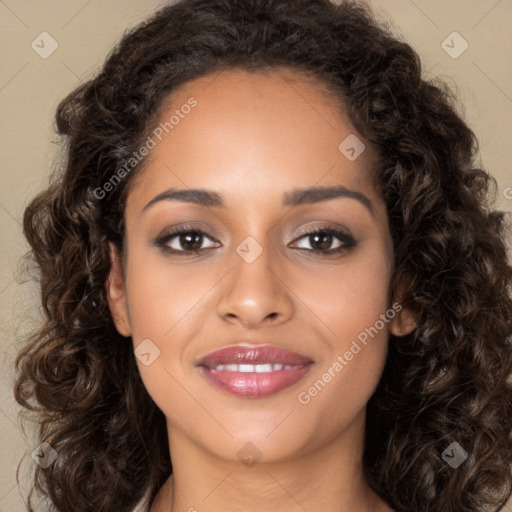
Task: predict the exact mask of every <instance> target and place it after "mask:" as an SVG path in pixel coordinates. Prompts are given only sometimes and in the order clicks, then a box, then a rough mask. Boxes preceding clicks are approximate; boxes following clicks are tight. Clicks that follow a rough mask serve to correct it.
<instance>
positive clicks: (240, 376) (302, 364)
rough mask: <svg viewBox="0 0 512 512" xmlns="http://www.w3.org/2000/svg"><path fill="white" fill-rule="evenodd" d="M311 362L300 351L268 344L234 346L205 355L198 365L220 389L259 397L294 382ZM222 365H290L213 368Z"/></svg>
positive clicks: (275, 391) (240, 395)
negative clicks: (255, 369)
mask: <svg viewBox="0 0 512 512" xmlns="http://www.w3.org/2000/svg"><path fill="white" fill-rule="evenodd" d="M312 363H313V361H312V360H311V359H309V358H307V357H305V356H303V355H301V354H297V353H296V352H290V351H289V350H284V349H282V348H278V347H273V346H270V345H257V346H256V345H253V346H246V345H235V346H229V347H224V348H222V349H220V350H216V351H215V352H212V353H210V354H208V355H207V356H206V357H204V358H203V359H201V361H200V362H199V364H198V366H199V368H200V371H201V373H202V375H204V376H205V377H206V378H207V379H208V380H209V381H210V382H211V383H212V384H214V385H215V386H217V387H218V388H220V389H222V390H223V391H226V392H227V393H230V394H232V395H235V396H239V397H246V398H260V397H265V396H270V395H273V394H275V393H277V392H278V391H281V390H282V389H285V388H287V387H289V386H291V385H293V384H295V383H296V382H297V381H298V380H300V379H301V378H302V377H303V376H304V375H305V374H306V373H307V372H308V371H309V370H310V368H311V364H312ZM226 364H252V365H256V364H272V365H275V364H282V365H289V366H293V368H290V369H280V370H273V371H269V372H263V373H257V372H238V371H228V370H223V369H217V368H216V366H218V365H226Z"/></svg>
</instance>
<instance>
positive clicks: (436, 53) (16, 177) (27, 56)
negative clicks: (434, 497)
mask: <svg viewBox="0 0 512 512" xmlns="http://www.w3.org/2000/svg"><path fill="white" fill-rule="evenodd" d="M162 3H163V2H158V1H156V0H152V1H150V0H146V1H142V0H137V1H135V0H124V1H121V0H102V1H100V0H83V1H78V0H76V1H75V0H67V1H64V0H60V1H41V0H37V1H36V0H24V1H21V0H18V1H16V0H0V34H1V35H0V38H1V44H2V52H1V55H0V58H1V65H0V69H1V72H0V101H1V108H2V116H1V121H0V131H1V132H0V140H1V141H2V147H1V152H0V158H1V161H0V165H1V181H2V183H1V187H0V228H1V240H2V243H1V249H0V250H1V260H0V328H1V338H0V340H1V341H0V343H1V345H0V346H1V350H2V359H1V363H2V366H1V380H0V431H1V436H2V441H1V446H2V448H1V452H2V453H1V459H2V464H1V466H0V467H1V468H2V469H1V471H2V473H1V475H0V511H9V512H13V511H21V510H23V507H22V502H21V499H20V493H23V494H26V490H27V486H28V484H29V479H28V478H27V474H28V473H29V470H30V469H31V464H34V462H33V461H32V459H31V458H30V453H31V452H32V450H33V449H34V448H35V445H34V442H33V441H32V439H31V437H30V432H27V433H26V434H25V435H23V434H22V432H21V430H20V427H19V422H18V420H17V412H18V409H17V407H16V406H15V404H14V400H13V397H12V382H13V371H12V368H13V358H14V354H15V353H16V350H17V346H18V345H17V343H19V340H20V339H21V337H22V336H23V334H24V333H26V332H27V331H28V330H29V329H31V327H33V325H34V323H35V322H36V321H37V318H38V309H39V304H38V300H37V290H36V287H35V286H34V284H33V283H30V282H28V283H21V282H19V279H18V278H17V277H16V274H15V272H16V266H17V265H18V261H19V258H20V256H21V255H22V254H23V252H24V251H25V250H26V245H25V243H24V240H23V238H22V236H21V227H20V219H21V216H22V212H23V209H24V207H25V205H26V204H27V202H28V199H29V198H31V197H32V196H33V195H34V194H35V193H36V192H37V191H39V190H40V189H41V188H42V187H43V186H44V185H45V183H46V180H47V177H48V175H49V173H50V172H51V169H52V165H53V163H54V161H55V157H56V150H57V145H56V144H55V143H54V142H55V141H56V136H55V134H54V133H53V115H54V111H55V108H56V106H57V104H58V102H59V101H60V100H61V99H62V98H63V97H64V96H65V95H66V94H67V93H68V92H69V91H70V90H71V89H73V88H74V87H76V86H77V85H78V84H79V83H80V82H81V81H83V80H86V79H87V78H89V77H90V76H91V75H92V74H93V73H95V72H96V71H97V70H98V68H99V66H100V65H101V64H102V62H103V60H104V58H105V56H106V54H107V52H108V51H109V50H110V49H111V48H112V46H113V45H114V43H115V42H116V41H118V40H119V38H120V36H121V35H122V33H123V31H124V30H125V29H126V28H127V27H129V26H133V25H135V24H136V23H137V22H139V21H140V20H142V19H143V18H144V17H145V16H146V15H148V14H149V13H151V12H152V11H153V10H154V9H155V8H156V7H158V6H159V5H161V4H162ZM370 3H371V4H372V5H374V6H375V8H376V11H377V13H378V14H379V16H380V17H381V18H383V19H385V20H387V21H388V22H389V23H391V25H392V27H393V29H394V30H395V31H396V32H399V33H402V34H403V36H404V37H405V39H406V40H407V41H408V42H409V44H411V45H412V46H413V47H414V48H415V49H416V50H417V51H419V53H420V55H421V56H422V59H423V64H424V70H425V74H426V76H429V77H434V76H440V77H442V78H443V79H445V80H447V81H448V82H449V83H450V84H451V85H452V87H455V88H457V90H458V92H459V97H460V104H461V107H460V108H461V110H460V111H461V112H462V113H463V115H464V117H465V119H466V121H467V122H468V123H469V125H470V126H471V127H472V128H473V130H474V131H475V133H476V135H477V137H478V138H479V140H480V160H481V162H480V163H481V165H483V166H484V167H485V168H486V169H488V170H489V171H490V172H491V173H492V174H493V175H494V176H495V177H496V179H497V180H498V185H499V190H498V194H497V206H498V207H499V208H501V209H504V210H506V211H509V212H510V211H511V210H512V172H511V170H510V162H511V156H512V144H511V143H510V135H511V133H512V130H511V124H512V122H511V119H512V87H511V83H512V66H511V64H510V63H511V59H510V56H511V55H512V52H511V49H512V48H511V47H512V32H511V31H510V20H511V19H512V0H447V1H441V0H438V1H434V0H414V1H413V0H372V1H371V2H370ZM454 31H456V32H458V33H459V34H461V36H462V37H463V38H464V39H465V40H466V41H467V43H468V45H469V46H468V48H467V50H466V51H465V52H464V53H463V54H462V55H460V57H458V58H457V59H454V58H452V57H451V56H449V55H448V54H447V53H446V52H445V51H444V50H443V48H442V46H441V43H442V41H444V40H445V39H446V37H447V36H448V35H449V34H451V33H452V32H454ZM42 32H48V33H49V34H50V35H51V36H52V37H53V38H54V39H55V40H56V42H57V44H58V48H57V50H56V51H55V52H54V53H53V54H52V55H50V56H49V57H48V58H46V59H43V58H41V57H40V56H39V55H38V54H37V53H36V52H35V51H34V50H33V49H32V47H31V43H32V41H34V40H37V37H38V36H39V35H40V34H41V33H42ZM459 44H460V42H455V50H456V49H458V48H460V46H457V45H459ZM23 456H24V457H25V459H24V463H23V465H22V466H21V470H20V485H19V486H18V485H17V484H16V477H15V473H16V467H17V464H18V461H19V460H20V459H21V458H22V457H23ZM509 507H510V508H509V510H511V511H512V503H511V504H510V506H509ZM418 512H419V511H418Z"/></svg>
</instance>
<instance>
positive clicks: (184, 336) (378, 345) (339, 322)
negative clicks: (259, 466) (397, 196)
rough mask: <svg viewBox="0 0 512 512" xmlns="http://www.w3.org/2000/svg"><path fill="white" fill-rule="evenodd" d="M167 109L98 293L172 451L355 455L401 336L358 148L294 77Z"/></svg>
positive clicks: (252, 80)
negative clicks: (335, 447) (391, 349)
mask: <svg viewBox="0 0 512 512" xmlns="http://www.w3.org/2000/svg"><path fill="white" fill-rule="evenodd" d="M168 105H169V106H168V108H166V109H165V111H164V113H163V115H162V118H161V123H162V124H161V125H160V127H158V128H156V129H155V131H153V132H152V134H151V135H150V137H151V142H150V141H149V139H148V141H147V147H148V148H149V153H150V154H149V159H148V162H147V166H146V168H145V169H144V170H143V171H141V173H140V174H139V175H138V176H137V179H136V180H135V181H134V183H133V187H132V189H131V191H130V193H129V195H128V199H127V205H126V211H125V222H126V248H127V252H126V260H125V268H124V275H123V274H121V272H120V271H119V267H116V266H114V267H113V270H112V272H111V275H110V278H109V283H108V289H109V300H110V307H111V310H112V313H113V316H114V319H115V322H116V325H117V328H118V330H119V331H120V332H121V333H122V334H124V335H126V336H129V335H131V336H132V338H133V344H134V348H135V349H136V355H137V364H138V367H139V370H140V374H141V376H142V379H143V381H144V384H145V386H146V388H147V390H148V392H149V394H150V395H151V397H152V398H153V399H154V401H155V402H156V404H157V405H158V407H159V408H160V409H161V410H162V411H163V412H164V414H165V415H166V417H167V422H168V429H169V435H170V439H171V446H172V444H173V443H176V444H179V443H180V442H182V443H184V442H187V443H192V445H193V446H195V447H199V448H201V449H203V450H206V451H207V452H208V453H210V454H213V455H216V456H218V457H221V458H224V459H228V460H242V458H243V457H245V456H246V455H247V456H249V457H251V456H252V457H253V459H254V458H259V457H260V456H261V457H262V459H261V461H262V462H264V461H268V462H270V461H276V460H280V459H282V460H284V459H286V458H293V457H294V456H299V455H301V454H305V453H307V452H309V451H311V450H314V449H315V448H318V447H320V446H322V445H326V444H327V443H330V442H331V441H333V440H334V439H336V438H338V436H340V435H347V433H352V434H351V435H352V436H355V437H353V439H355V438H357V439H360V435H361V433H362V427H363V425H364V419H365V405H366V403H367V401H368V399H369V398H370V396H371V394H372V393H373V391H374V389H375V387H376V385H377V383H378V381H379V378H380V376H381V373H382V369H383V366H384V362H385V357H386V351H387V339H388V334H389V330H390V329H394V328H395V327H394V326H395V322H396V315H395V313H396V308H393V307H392V304H391V303H389V301H388V287H389V282H390V277H391V271H392V263H393V254H392V244H391V239H390V233H389V230H388V219H387V215H386V208H385V205H384V204H383V202H382V200H381V199H380V197H379V196H378V195H377V193H376V191H375V190H374V188H373V186H372V172H373V170H374V168H375V165H376V162H377V160H376V158H375V154H374V153H373V152H372V149H371V148H370V145H369V143H368V141H366V140H365V139H364V138H363V137H362V136H361V135H359V134H357V133H356V132H355V129H354V127H353V126H352V125H351V123H350V122H349V121H348V118H347V117H346V116H345V115H344V114H343V113H342V111H341V110H340V108H339V107H337V106H336V105H334V104H333V102H332V101H329V100H328V99H326V97H325V96H324V95H323V94H322V89H321V86H320V85H319V84H312V83H307V82H306V81H303V80H302V81H301V75H299V74H298V73H296V72H291V71H289V70H288V71H286V70H279V71H277V70H276V71H274V72H272V73H270V74H268V75H263V74H249V73H247V72H243V71H235V70H225V71H223V72H222V73H219V74H216V75H209V76H207V77H202V78H200V79H197V80H195V81H192V82H189V83H187V84H186V85H185V86H184V87H182V88H181V89H179V90H178V91H177V92H176V93H175V94H174V95H173V97H172V103H168ZM187 105H188V107H187ZM171 116H174V118H172V119H171ZM170 119H171V121H170ZM166 122H167V124H165V123H166ZM356 137H357V138H356ZM340 144H341V146H340ZM362 144H364V145H365V148H364V146H363V145H362ZM153 146H154V147H153ZM335 187H338V188H337V189H336V188H335ZM198 189H200V190H201V191H204V192H195V193H192V191H193V190H196V191H197V190H198ZM314 189H318V190H316V192H315V191H314ZM173 193H174V194H177V195H175V196H174V197H173V196H172V194H173ZM207 194H208V195H207ZM104 200H108V198H105V199H104ZM177 228H183V229H184V230H185V233H184V234H181V235H180V234H179V233H178V234H177V235H176V234H173V232H174V231H175V230H176V229H177ZM315 229H319V230H320V232H319V233H317V234H315V233H312V234H310V235H308V233H310V232H311V231H313V230H315ZM326 230H327V231H326ZM329 230H333V231H329ZM333 233H334V234H333ZM194 249H196V250H199V252H196V253H193V252H192V250H194ZM112 258H113V260H114V261H115V260H116V259H117V255H116V253H115V251H112ZM393 317H395V319H392V318H393ZM127 342H128V341H127ZM225 347H230V348H229V349H227V350H222V351H221V352H217V351H219V350H220V349H224V348H225ZM211 354H213V356H211V357H209V358H207V357H206V356H208V355H211ZM284 365H287V366H286V367H285V366H284ZM247 443H252V444H250V445H247ZM243 447H244V448H243ZM242 448H243V449H242ZM241 449H242V451H241V452H240V450H241ZM244 450H245V451H244ZM251 451H253V452H254V453H246V452H251Z"/></svg>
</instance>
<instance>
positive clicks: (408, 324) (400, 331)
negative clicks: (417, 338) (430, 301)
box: [389, 308, 418, 336]
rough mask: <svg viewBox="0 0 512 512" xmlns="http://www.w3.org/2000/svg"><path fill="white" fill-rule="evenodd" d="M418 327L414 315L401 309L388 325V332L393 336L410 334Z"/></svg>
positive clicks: (407, 310)
mask: <svg viewBox="0 0 512 512" xmlns="http://www.w3.org/2000/svg"><path fill="white" fill-rule="evenodd" d="M417 326H418V324H417V322H416V318H415V315H414V314H413V312H412V311H411V310H410V309H407V308H404V309H402V310H401V311H400V312H399V313H398V314H397V315H396V316H395V317H394V318H393V319H392V320H391V321H390V323H389V330H390V331H391V333H392V334H393V335H394V336H405V335H407V334H410V333H411V332H412V331H413V330H414V329H416V327H417Z"/></svg>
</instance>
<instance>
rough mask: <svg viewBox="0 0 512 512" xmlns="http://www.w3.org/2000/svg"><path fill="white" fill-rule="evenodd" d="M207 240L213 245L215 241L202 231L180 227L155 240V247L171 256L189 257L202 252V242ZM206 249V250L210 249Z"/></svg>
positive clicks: (203, 248)
mask: <svg viewBox="0 0 512 512" xmlns="http://www.w3.org/2000/svg"><path fill="white" fill-rule="evenodd" d="M206 239H208V240H210V241H211V242H213V243H215V240H214V239H213V238H211V237H210V236H208V235H207V234H206V233H205V232H204V231H201V230H200V229H197V228H192V227H187V226H182V227H179V228H177V229H175V230H174V231H172V232H171V233H167V234H165V235H163V236H161V237H159V238H158V239H157V240H156V242H155V243H156V245H157V246H158V247H161V248H162V249H163V250H164V251H166V252H171V253H173V254H179V255H180V256H181V255H185V256H186V255H190V254H197V253H199V252H201V251H203V250H205V247H204V246H203V244H204V241H205V240H206ZM211 247H212V246H210V247H206V249H208V248H211Z"/></svg>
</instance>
